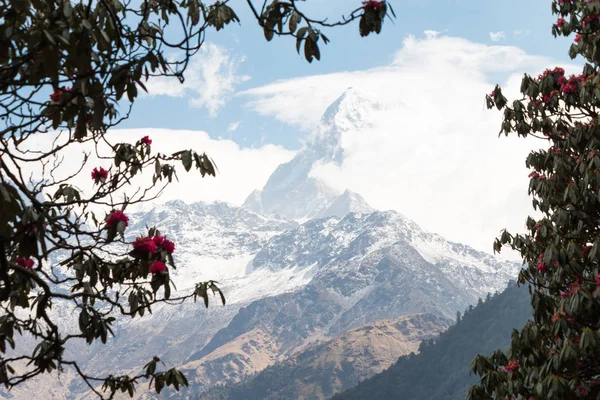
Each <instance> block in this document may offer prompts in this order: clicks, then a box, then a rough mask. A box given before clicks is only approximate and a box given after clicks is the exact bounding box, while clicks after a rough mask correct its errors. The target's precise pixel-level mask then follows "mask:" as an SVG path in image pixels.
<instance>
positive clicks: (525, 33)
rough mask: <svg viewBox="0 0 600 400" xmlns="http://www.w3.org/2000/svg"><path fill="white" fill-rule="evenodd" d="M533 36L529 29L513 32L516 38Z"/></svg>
mask: <svg viewBox="0 0 600 400" xmlns="http://www.w3.org/2000/svg"><path fill="white" fill-rule="evenodd" d="M529 35H531V31H529V30H527V29H517V30H514V31H513V36H514V37H516V38H519V37H523V36H529Z"/></svg>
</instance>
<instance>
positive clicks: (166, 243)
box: [152, 236, 175, 254]
mask: <svg viewBox="0 0 600 400" xmlns="http://www.w3.org/2000/svg"><path fill="white" fill-rule="evenodd" d="M152 240H153V241H154V243H155V244H156V246H161V247H162V248H163V249H165V250H166V252H167V253H169V254H173V252H174V251H175V243H173V242H171V241H170V240H167V238H166V237H165V236H154V237H153V238H152Z"/></svg>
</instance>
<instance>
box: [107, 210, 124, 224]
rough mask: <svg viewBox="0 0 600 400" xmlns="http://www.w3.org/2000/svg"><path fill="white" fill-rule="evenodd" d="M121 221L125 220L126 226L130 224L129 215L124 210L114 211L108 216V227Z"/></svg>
mask: <svg viewBox="0 0 600 400" xmlns="http://www.w3.org/2000/svg"><path fill="white" fill-rule="evenodd" d="M119 222H123V223H124V224H125V227H127V226H128V225H129V217H127V215H125V213H124V212H123V211H113V212H112V214H110V215H109V216H108V218H106V227H107V228H113V227H116V226H117V225H118V224H119Z"/></svg>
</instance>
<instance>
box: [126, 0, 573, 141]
mask: <svg viewBox="0 0 600 400" xmlns="http://www.w3.org/2000/svg"><path fill="white" fill-rule="evenodd" d="M390 3H391V4H392V5H393V7H394V9H395V11H396V14H397V17H398V18H397V19H396V20H395V21H394V22H393V23H392V22H391V21H389V20H388V21H386V23H385V26H384V29H383V32H382V34H381V35H379V36H377V35H372V36H369V37H368V38H361V37H360V36H359V34H358V27H357V23H351V24H350V25H349V26H347V27H342V28H329V29H327V30H325V31H324V33H325V34H326V35H327V36H328V37H329V38H330V39H331V43H329V45H327V46H323V47H322V54H323V56H322V59H321V61H320V62H313V63H312V64H308V63H307V62H306V61H305V60H303V59H302V58H301V57H300V56H298V55H297V53H296V50H295V46H294V42H293V41H292V40H290V38H285V37H282V38H275V39H274V40H273V41H271V42H267V41H266V40H265V39H264V37H263V35H262V32H261V30H260V28H259V27H258V25H257V24H256V23H255V21H254V19H253V17H252V16H251V15H250V12H249V10H248V7H247V5H246V3H245V1H241V0H233V1H232V2H231V3H230V4H231V5H232V7H233V8H234V9H235V10H236V12H237V13H238V15H239V16H240V18H241V20H242V23H241V25H229V26H227V27H226V29H224V30H223V31H221V32H215V31H209V32H208V34H207V42H208V43H210V44H212V45H216V46H219V47H218V48H219V49H220V50H221V51H222V52H224V54H225V56H226V57H228V59H229V61H230V62H231V64H230V65H231V66H232V68H233V73H234V74H235V75H236V76H240V77H244V78H243V79H240V80H239V81H237V83H233V84H232V92H231V93H229V94H226V95H225V98H224V104H222V105H221V106H220V107H218V108H217V109H216V110H213V111H212V112H210V110H209V109H208V108H207V107H206V106H204V107H203V106H198V104H196V105H194V104H191V100H190V96H188V95H183V96H181V97H172V96H164V95H159V96H153V97H145V98H141V99H139V100H138V102H137V104H136V107H135V108H134V111H133V113H132V115H131V118H130V119H129V120H128V121H126V122H125V123H123V124H122V125H121V127H122V128H170V129H190V130H203V131H206V132H207V133H208V134H209V135H210V136H211V137H212V138H215V139H217V138H227V139H231V140H233V141H235V142H236V143H238V144H239V145H240V146H242V147H255V146H259V145H261V144H263V143H273V144H279V145H282V146H284V147H285V148H288V149H297V148H298V147H300V146H301V143H302V139H303V138H305V137H306V132H305V131H302V130H299V129H298V128H297V127H294V126H290V125H288V124H284V123H282V122H280V121H277V120H275V119H273V118H272V117H271V116H260V115H258V114H257V113H256V112H254V111H253V110H252V109H250V108H248V107H247V106H246V103H247V100H248V99H247V97H244V96H236V95H235V94H236V93H239V92H241V91H244V90H247V89H251V88H255V87H260V86H263V85H268V84H270V83H272V82H275V81H278V80H284V79H289V78H296V77H303V76H310V75H319V74H327V73H333V72H340V71H355V70H365V69H369V68H373V67H379V66H385V65H388V64H389V63H390V62H391V60H392V58H393V56H394V54H395V52H396V51H398V50H399V49H400V48H401V46H402V41H403V40H404V39H405V38H406V37H407V36H408V35H415V36H417V37H423V36H424V34H423V32H424V31H426V30H433V31H438V32H443V34H445V35H449V36H452V37H460V38H465V39H468V40H469V41H472V42H476V43H482V44H490V45H492V44H497V45H502V46H517V47H519V48H521V49H523V50H524V51H525V52H526V53H528V54H532V55H542V56H548V57H552V58H554V59H557V60H561V61H565V62H568V60H569V58H568V56H567V50H568V40H567V39H564V38H560V39H555V38H553V37H552V35H551V34H550V29H551V25H552V23H553V22H554V20H555V17H553V16H552V14H551V12H550V5H551V2H550V1H548V0H527V1H522V0H508V1H501V2H500V1H490V0H485V1H482V0H404V1H399V0H391V1H390ZM357 4H359V2H350V1H348V0H343V1H341V0H307V1H306V4H302V3H301V5H303V6H304V7H305V10H307V12H309V13H311V15H315V16H328V17H330V19H335V18H336V17H337V16H339V15H341V14H342V13H344V12H348V11H351V10H352V9H353V8H354V7H356V5H357ZM498 32H503V34H499V35H497V40H496V41H493V40H492V37H491V35H490V33H498ZM203 56H204V55H203V54H199V55H198V56H197V57H203ZM193 73H194V71H191V74H193ZM189 75H190V74H188V80H189V79H192V78H193V77H191V76H189ZM497 78H498V80H500V79H503V78H504V75H502V74H501V75H499V76H498V77H497ZM489 79H494V76H493V75H491V76H490V77H489ZM492 83H495V82H492ZM173 85H177V83H173ZM204 105H206V103H204ZM233 128H236V129H235V130H234V129H233Z"/></svg>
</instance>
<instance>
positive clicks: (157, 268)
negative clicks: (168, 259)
mask: <svg viewBox="0 0 600 400" xmlns="http://www.w3.org/2000/svg"><path fill="white" fill-rule="evenodd" d="M166 270H167V266H166V265H165V263H164V262H162V261H155V262H154V263H153V264H152V266H151V267H150V272H151V273H152V274H153V275H154V274H156V273H159V272H165V271H166Z"/></svg>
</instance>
